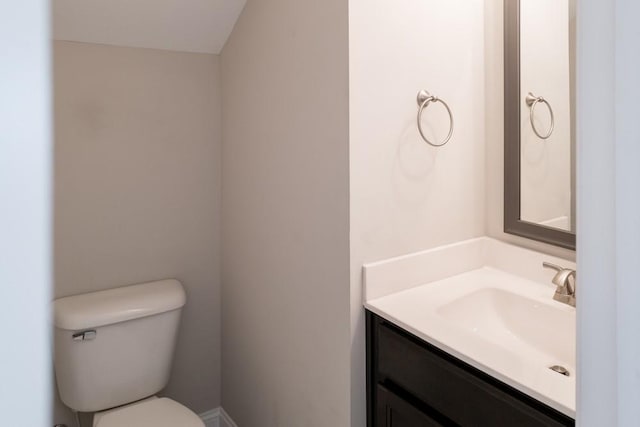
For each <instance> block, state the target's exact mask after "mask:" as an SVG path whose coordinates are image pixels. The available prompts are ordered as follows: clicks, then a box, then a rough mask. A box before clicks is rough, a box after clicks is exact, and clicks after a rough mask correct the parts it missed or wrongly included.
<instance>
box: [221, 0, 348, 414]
mask: <svg viewBox="0 0 640 427" xmlns="http://www.w3.org/2000/svg"><path fill="white" fill-rule="evenodd" d="M347 37H348V34H347V2H345V1H341V0H325V1H321V2H318V1H313V0H261V1H249V2H248V3H247V6H246V8H245V10H244V12H243V14H242V15H241V17H240V20H239V21H238V23H237V24H236V27H235V29H234V31H233V33H232V35H231V38H230V39H229V41H228V42H227V45H226V46H225V48H224V50H223V52H222V80H223V82H224V84H223V105H224V112H223V133H224V147H223V164H224V167H223V223H224V229H223V292H222V294H223V301H224V304H223V310H222V313H223V316H222V325H223V329H222V331H223V332H222V367H223V368H222V383H223V390H224V393H223V406H224V408H225V410H226V411H227V412H229V414H230V415H231V417H232V418H233V419H234V420H235V421H236V422H237V423H238V425H240V426H246V427H251V426H262V427H275V426H305V427H314V426H317V427H324V426H327V425H332V426H347V425H349V383H350V379H349V351H350V339H349V169H348V168H349V164H348V150H349V140H348V138H349V135H348V113H349V112H348V42H347Z"/></svg>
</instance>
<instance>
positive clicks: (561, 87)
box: [519, 0, 575, 231]
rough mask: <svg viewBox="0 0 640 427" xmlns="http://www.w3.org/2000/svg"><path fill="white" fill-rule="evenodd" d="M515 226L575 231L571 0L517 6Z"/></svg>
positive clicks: (531, 0)
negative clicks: (517, 197) (517, 189)
mask: <svg viewBox="0 0 640 427" xmlns="http://www.w3.org/2000/svg"><path fill="white" fill-rule="evenodd" d="M519 15H520V16H519V21H520V46H519V47H520V76H519V77H520V91H519V94H520V220H522V221H526V222H529V223H535V224H539V225H541V226H546V227H550V228H555V229H560V230H566V231H575V191H574V189H575V182H574V181H575V180H574V178H573V177H574V176H575V173H574V172H575V170H574V169H575V161H574V158H575V156H574V153H575V0H520V13H519Z"/></svg>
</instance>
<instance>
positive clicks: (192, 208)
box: [54, 42, 221, 422]
mask: <svg viewBox="0 0 640 427" xmlns="http://www.w3.org/2000/svg"><path fill="white" fill-rule="evenodd" d="M54 62H55V70H54V71H55V125H56V133H55V138H56V144H55V297H62V296H67V295H72V294H77V293H83V292H90V291H95V290H100V289H105V288H111V287H116V286H123V285H127V284H132V283H139V282H144V281H149V280H154V279H161V278H176V279H178V280H180V281H181V282H182V283H183V285H184V286H185V288H186V291H187V298H188V300H187V305H186V308H185V309H184V312H183V318H182V325H181V328H180V335H179V339H178V345H177V352H176V357H175V363H174V368H173V372H172V377H171V380H170V383H169V386H168V387H167V389H166V391H165V393H166V394H167V395H168V396H170V397H173V398H175V399H176V400H178V401H180V402H182V403H184V404H186V405H187V406H189V407H190V408H192V409H193V410H194V411H196V412H203V411H206V410H209V409H212V408H215V407H217V406H219V405H220V279H219V275H220V267H219V256H220V253H219V252H220V236H219V233H220V226H219V222H220V197H221V166H220V161H221V153H220V151H221V124H220V120H221V118H220V116H221V112H220V103H221V99H220V97H221V94H220V88H219V78H220V76H219V58H218V57H217V56H215V55H206V54H187V53H177V52H168V51H159V50H150V49H134V48H118V47H108V46H103V45H92V44H83V43H69V42H56V43H55V57H54ZM58 408H62V406H61V405H59V406H58ZM64 416H65V414H64V413H61V412H58V414H57V417H64ZM56 421H58V422H61V421H64V420H63V419H62V418H56Z"/></svg>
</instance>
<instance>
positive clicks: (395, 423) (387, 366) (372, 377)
mask: <svg viewBox="0 0 640 427" xmlns="http://www.w3.org/2000/svg"><path fill="white" fill-rule="evenodd" d="M367 412H368V413H367V419H368V422H367V424H368V427H420V426H473V427H484V426H486V427H496V426H498V427H499V426H518V427H542V426H545V427H546V426H551V427H553V426H573V425H575V421H574V420H573V419H572V418H569V417H567V416H566V415H564V414H562V413H560V412H558V411H556V410H554V409H553V408H550V407H548V406H546V405H544V404H543V403H541V402H539V401H537V400H535V399H533V398H531V397H530V396H528V395H526V394H524V393H522V392H520V391H518V390H516V389H514V388H512V387H510V386H508V385H506V384H504V383H502V382H500V381H498V380H496V379H495V378H493V377H491V376H489V375H487V374H485V373H484V372H482V371H479V370H478V369H476V368H474V367H472V366H469V365H468V364H466V363H464V362H462V361H460V360H458V359H456V358H454V357H453V356H451V355H449V354H447V353H445V352H443V351H442V350H439V349H437V348H436V347H434V346H432V345H430V344H428V343H426V342H425V341H423V340H421V339H420V338H418V337H416V336H414V335H412V334H410V333H408V332H406V331H404V330H402V329H400V328H398V327H397V326H395V325H393V324H391V323H390V322H387V321H386V320H384V319H382V318H381V317H379V316H377V315H375V314H373V313H371V312H367Z"/></svg>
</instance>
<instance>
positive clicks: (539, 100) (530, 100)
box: [525, 92, 555, 139]
mask: <svg viewBox="0 0 640 427" xmlns="http://www.w3.org/2000/svg"><path fill="white" fill-rule="evenodd" d="M525 101H526V102H527V105H528V106H529V108H531V111H529V120H530V121H531V128H532V129H533V132H535V134H536V135H538V138H540V139H548V138H549V137H550V136H551V134H552V133H553V129H554V127H555V118H554V116H553V108H551V104H549V101H547V100H546V99H544V98H543V97H541V96H535V95H534V94H532V93H531V92H529V94H528V95H527V98H526V99H525ZM538 104H545V105H546V106H547V108H548V109H549V115H550V116H551V126H549V131H548V132H547V134H546V135H542V134H541V133H540V132H538V129H537V128H536V124H535V121H534V116H535V111H536V106H537V105H538Z"/></svg>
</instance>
